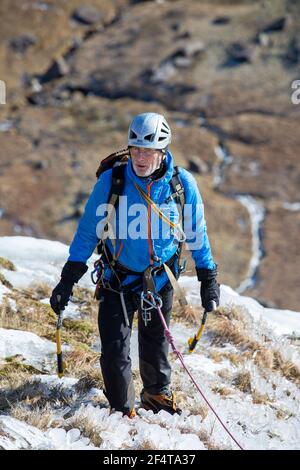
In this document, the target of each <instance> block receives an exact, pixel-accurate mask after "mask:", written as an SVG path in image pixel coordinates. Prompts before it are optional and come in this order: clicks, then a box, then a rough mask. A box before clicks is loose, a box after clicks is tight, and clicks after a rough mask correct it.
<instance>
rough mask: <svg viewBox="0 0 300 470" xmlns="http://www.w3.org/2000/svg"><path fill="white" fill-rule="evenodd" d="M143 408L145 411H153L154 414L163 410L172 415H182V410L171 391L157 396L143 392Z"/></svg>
mask: <svg viewBox="0 0 300 470" xmlns="http://www.w3.org/2000/svg"><path fill="white" fill-rule="evenodd" d="M141 406H142V408H145V410H152V411H153V412H154V413H158V412H159V411H161V410H164V411H167V412H168V413H170V414H172V415H173V414H175V413H177V414H179V415H180V414H181V413H182V410H181V409H180V408H178V407H177V405H176V396H175V393H174V392H171V391H167V392H166V393H159V394H157V395H155V394H152V393H148V392H146V391H145V390H143V391H142V393H141Z"/></svg>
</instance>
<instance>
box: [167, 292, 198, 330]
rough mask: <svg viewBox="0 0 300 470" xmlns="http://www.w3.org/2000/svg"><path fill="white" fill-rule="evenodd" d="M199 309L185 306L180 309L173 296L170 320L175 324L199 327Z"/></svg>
mask: <svg viewBox="0 0 300 470" xmlns="http://www.w3.org/2000/svg"><path fill="white" fill-rule="evenodd" d="M200 310H201V309H200V308H199V307H194V306H193V305H190V304H188V305H186V306H185V307H182V306H181V305H180V303H179V302H178V299H177V298H176V295H174V303H173V308H172V318H173V319H174V320H175V321H177V322H182V323H185V324H187V325H189V326H190V325H199V323H200V319H201V311H200Z"/></svg>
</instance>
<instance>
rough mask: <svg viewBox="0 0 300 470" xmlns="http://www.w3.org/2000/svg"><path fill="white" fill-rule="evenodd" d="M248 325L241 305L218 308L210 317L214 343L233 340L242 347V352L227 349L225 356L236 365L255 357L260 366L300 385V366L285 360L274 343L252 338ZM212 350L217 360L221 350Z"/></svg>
mask: <svg viewBox="0 0 300 470" xmlns="http://www.w3.org/2000/svg"><path fill="white" fill-rule="evenodd" d="M249 328H250V326H249V325H248V322H247V320H246V316H245V315H244V310H243V309H241V308H239V307H232V308H219V309H218V311H217V312H216V313H213V314H211V315H210V316H209V317H208V322H207V329H208V331H209V332H210V333H211V335H212V344H213V345H217V346H224V345H225V344H226V343H232V344H234V345H235V346H236V347H238V348H239V349H240V351H241V353H240V354H232V353H224V354H223V355H222V356H223V358H228V359H229V360H230V361H231V362H232V363H233V364H235V365H239V364H242V363H243V362H245V361H246V360H250V359H252V360H253V362H254V364H256V365H257V366H258V367H259V368H260V369H269V370H272V371H279V372H280V373H281V374H282V375H283V376H284V377H285V378H286V379H288V380H291V381H292V382H294V383H296V384H297V385H299V384H300V370H299V368H298V367H297V366H296V365H295V364H293V363H292V362H291V361H287V360H285V359H284V358H283V357H282V354H281V353H280V351H278V350H276V349H272V348H271V345H268V346H265V345H264V344H261V343H259V342H258V341H256V340H253V339H252V338H251V336H250V334H249ZM266 340H267V338H266V337H262V341H264V342H265V341H266ZM212 354H213V356H214V360H219V359H220V355H219V354H218V353H214V352H213V353H212ZM220 354H221V353H220Z"/></svg>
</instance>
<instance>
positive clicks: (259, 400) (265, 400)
mask: <svg viewBox="0 0 300 470" xmlns="http://www.w3.org/2000/svg"><path fill="white" fill-rule="evenodd" d="M252 401H253V403H254V404H255V405H267V404H269V403H271V402H272V400H271V398H270V397H269V396H268V395H267V394H266V393H259V392H257V391H256V390H253V392H252Z"/></svg>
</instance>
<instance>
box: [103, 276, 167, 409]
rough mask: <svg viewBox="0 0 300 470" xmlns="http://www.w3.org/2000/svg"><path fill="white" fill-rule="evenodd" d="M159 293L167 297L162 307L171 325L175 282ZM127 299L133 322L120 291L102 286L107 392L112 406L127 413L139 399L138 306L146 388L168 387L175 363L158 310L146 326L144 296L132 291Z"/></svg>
mask: <svg viewBox="0 0 300 470" xmlns="http://www.w3.org/2000/svg"><path fill="white" fill-rule="evenodd" d="M159 294H160V295H161V297H162V300H163V306H162V308H161V310H162V313H163V315H164V317H165V320H166V322H167V324H168V325H169V323H170V317H171V310H172V304H173V288H172V286H171V285H170V284H169V283H168V284H167V285H166V286H165V287H163V289H162V290H161V291H160V292H159ZM124 300H125V304H126V309H127V315H128V319H129V324H130V325H129V326H127V325H126V322H125V319H124V313H123V309H122V304H121V299H120V295H119V294H118V293H115V292H111V291H109V290H107V289H101V291H100V303H99V317H98V324H99V332H100V339H101V358H100V365H101V370H102V375H103V380H104V386H105V390H104V393H105V395H106V397H107V399H108V401H109V404H110V406H111V407H112V408H114V409H116V410H118V411H122V412H123V413H127V412H129V411H130V410H132V409H133V408H134V403H135V390H134V386H133V378H132V370H131V358H130V337H131V330H132V321H133V317H134V313H135V312H136V311H137V310H138V342H139V368H140V374H141V379H142V382H143V387H144V390H146V391H147V392H149V393H154V394H157V393H162V392H165V391H167V390H168V388H169V384H170V379H171V367H170V364H169V361H168V351H169V344H168V341H167V339H166V337H165V334H164V329H163V325H162V322H161V319H160V317H159V314H158V312H157V310H156V309H151V321H150V322H148V324H147V326H145V324H144V321H143V319H142V315H141V310H140V296H138V295H137V294H136V293H134V292H131V291H130V292H128V293H126V294H124Z"/></svg>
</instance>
